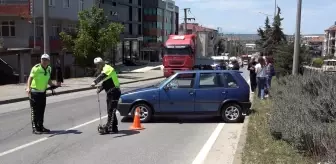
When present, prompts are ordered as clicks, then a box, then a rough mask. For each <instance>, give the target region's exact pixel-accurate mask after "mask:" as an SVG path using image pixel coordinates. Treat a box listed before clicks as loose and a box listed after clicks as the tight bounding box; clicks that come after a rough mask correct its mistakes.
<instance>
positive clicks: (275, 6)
mask: <svg viewBox="0 0 336 164" xmlns="http://www.w3.org/2000/svg"><path fill="white" fill-rule="evenodd" d="M276 12H277V0H274V18H275V15H276Z"/></svg>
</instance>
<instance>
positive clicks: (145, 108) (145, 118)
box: [132, 102, 153, 123]
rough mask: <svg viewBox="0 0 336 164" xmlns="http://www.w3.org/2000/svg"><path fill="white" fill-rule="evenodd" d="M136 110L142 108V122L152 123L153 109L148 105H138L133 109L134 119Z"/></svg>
mask: <svg viewBox="0 0 336 164" xmlns="http://www.w3.org/2000/svg"><path fill="white" fill-rule="evenodd" d="M136 108H140V113H139V114H140V121H141V122H142V123H146V122H149V121H151V119H152V116H153V109H152V108H151V107H150V106H149V105H147V104H146V103H142V102H141V103H137V104H134V105H133V107H132V117H133V118H134V114H135V110H136Z"/></svg>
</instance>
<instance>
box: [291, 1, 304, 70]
mask: <svg viewBox="0 0 336 164" xmlns="http://www.w3.org/2000/svg"><path fill="white" fill-rule="evenodd" d="M301 7H302V0H297V12H296V30H295V42H294V44H295V45H294V55H293V70H292V74H293V75H297V74H298V73H299V55H300V40H301V38H300V28H301Z"/></svg>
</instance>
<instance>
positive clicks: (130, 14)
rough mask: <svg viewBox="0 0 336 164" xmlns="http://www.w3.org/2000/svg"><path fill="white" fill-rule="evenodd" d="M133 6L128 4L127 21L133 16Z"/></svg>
mask: <svg viewBox="0 0 336 164" xmlns="http://www.w3.org/2000/svg"><path fill="white" fill-rule="evenodd" d="M132 11H133V8H132V6H129V7H128V19H129V21H133V19H132V16H133V12H132Z"/></svg>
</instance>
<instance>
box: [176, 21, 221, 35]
mask: <svg viewBox="0 0 336 164" xmlns="http://www.w3.org/2000/svg"><path fill="white" fill-rule="evenodd" d="M184 28H185V24H184V23H182V24H180V27H179V34H184ZM198 31H217V30H215V29H212V28H208V27H204V26H202V25H199V24H198V23H187V34H195V33H196V32H198Z"/></svg>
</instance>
